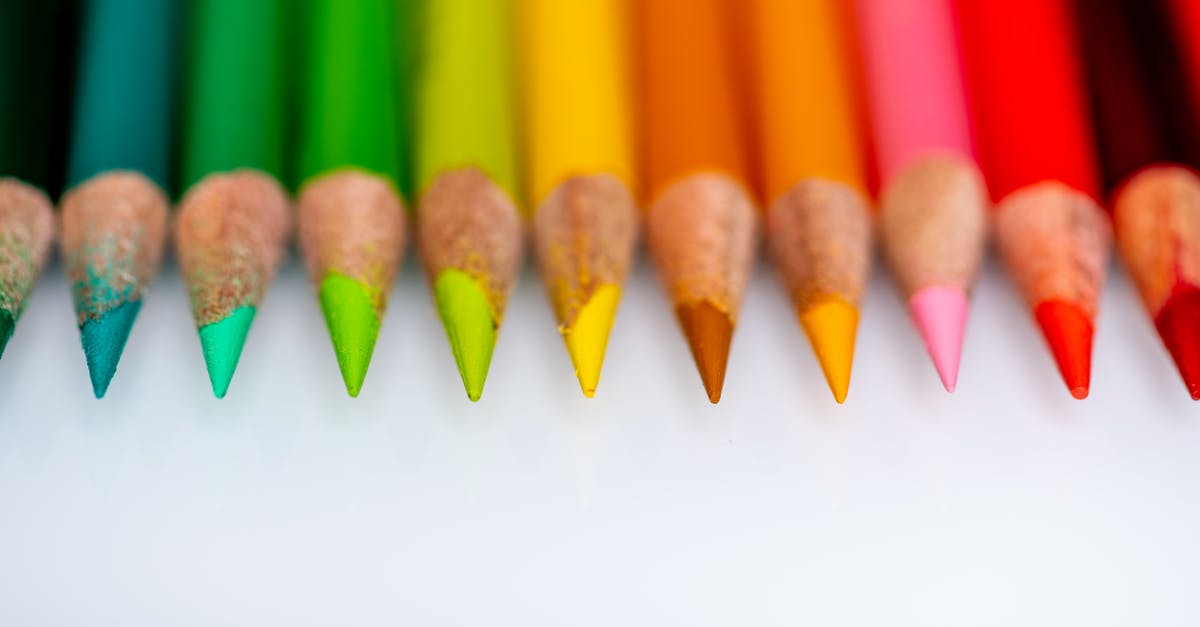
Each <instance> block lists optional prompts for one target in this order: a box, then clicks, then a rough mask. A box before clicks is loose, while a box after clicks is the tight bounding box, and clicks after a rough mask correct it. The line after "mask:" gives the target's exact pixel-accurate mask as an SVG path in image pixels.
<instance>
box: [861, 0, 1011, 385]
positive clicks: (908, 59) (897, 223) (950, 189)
mask: <svg viewBox="0 0 1200 627" xmlns="http://www.w3.org/2000/svg"><path fill="white" fill-rule="evenodd" d="M952 2H953V0H858V5H857V16H858V24H859V35H860V38H861V43H862V51H863V63H864V69H865V74H866V84H867V96H868V100H869V103H870V106H869V113H870V116H869V117H870V120H871V125H872V128H873V130H874V137H875V148H876V156H877V159H878V164H879V173H880V176H881V178H882V181H883V187H882V190H881V196H880V215H879V219H880V240H881V242H882V244H883V250H884V253H885V255H886V257H887V258H888V261H889V264H890V266H891V269H892V273H893V274H894V275H895V277H896V279H897V280H898V282H899V283H900V287H901V289H902V291H903V294H904V297H905V298H906V299H907V302H908V307H909V312H910V313H911V315H912V317H913V320H914V322H915V323H916V325H917V328H918V330H919V331H920V333H921V336H922V337H923V338H924V340H925V346H926V348H927V349H928V351H929V355H930V357H931V358H932V359H933V364H934V366H935V367H936V368H937V371H938V375H939V377H940V378H941V380H942V384H943V385H944V386H945V387H946V390H947V391H950V392H953V391H954V389H955V387H956V386H957V384H958V367H959V361H960V359H961V356H962V342H963V334H964V331H965V329H966V321H967V310H968V300H967V293H968V291H969V290H970V288H971V285H972V283H973V282H974V280H975V275H976V274H977V273H978V270H979V266H980V263H981V261H982V258H983V249H984V243H985V240H986V233H987V221H986V208H985V207H986V204H987V192H986V190H985V186H984V182H983V178H982V175H981V174H980V173H979V170H978V166H977V165H976V163H975V148H974V144H973V140H972V128H971V117H970V113H969V111H968V107H967V95H966V90H965V87H964V85H963V80H962V59H961V56H960V52H959V48H958V33H957V31H956V27H955V18H954V15H953V5H952Z"/></svg>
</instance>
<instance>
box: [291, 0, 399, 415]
mask: <svg viewBox="0 0 1200 627" xmlns="http://www.w3.org/2000/svg"><path fill="white" fill-rule="evenodd" d="M304 7H305V9H306V16H305V17H306V23H305V26H306V29H305V32H306V34H307V35H308V37H307V49H306V50H305V68H306V71H304V72H301V76H302V78H301V80H302V82H303V85H304V88H303V89H302V90H301V93H302V94H303V96H304V100H303V104H302V105H301V106H302V107H303V109H304V114H303V115H302V116H301V124H300V127H299V129H300V135H301V141H300V167H299V173H300V178H301V181H302V183H301V187H300V198H299V204H298V212H297V216H296V217H297V227H298V234H299V239H300V247H301V250H302V252H303V253H304V259H305V262H306V264H307V266H308V271H309V275H310V277H311V278H312V281H313V284H314V286H315V287H316V290H317V295H318V298H319V300H320V303H321V310H322V312H323V313H324V314H325V322H326V325H327V326H328V328H329V335H330V338H331V339H332V340H333V349H334V353H335V355H336V357H337V362H338V367H339V369H340V370H341V372H342V379H343V381H344V382H345V384H346V391H347V392H348V393H349V394H350V396H358V393H359V390H361V389H362V384H363V379H364V378H365V377H366V374H367V367H368V366H369V365H370V363H371V354H372V353H373V352H374V349H375V340H376V338H377V337H378V334H379V326H380V323H381V321H382V319H383V313H384V309H385V308H386V306H387V297H388V292H389V291H390V290H391V285H392V279H393V278H394V277H395V274H396V270H397V268H398V267H399V265H400V260H401V259H402V257H403V254H404V243H405V242H404V240H405V233H404V229H405V221H406V220H405V214H404V203H403V201H402V200H401V198H400V194H399V190H398V189H397V181H398V173H399V171H400V169H401V163H400V157H401V150H400V148H399V146H398V143H399V137H400V136H399V116H400V107H399V105H398V104H397V101H398V89H399V85H398V80H399V69H398V67H397V65H398V60H399V59H398V56H397V55H396V54H395V52H396V51H395V49H394V47H393V46H394V41H395V36H396V28H395V27H396V19H397V18H396V16H395V15H394V13H393V5H392V3H391V2H390V0H362V1H359V2H344V1H343V0H310V1H309V2H308V3H307V4H305V5H304Z"/></svg>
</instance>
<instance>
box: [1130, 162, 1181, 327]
mask: <svg viewBox="0 0 1200 627" xmlns="http://www.w3.org/2000/svg"><path fill="white" fill-rule="evenodd" d="M1113 221H1114V224H1115V230H1116V235H1117V247H1118V248H1119V249H1120V251H1121V257H1122V258H1123V259H1124V261H1125V264H1126V265H1127V266H1128V267H1129V271H1130V273H1131V274H1132V275H1133V278H1134V280H1135V281H1136V282H1137V285H1138V290H1139V291H1140V292H1141V294H1142V301H1143V302H1145V304H1146V307H1147V308H1148V309H1149V310H1150V311H1151V312H1153V313H1155V314H1157V313H1158V310H1159V309H1160V308H1161V307H1162V306H1163V303H1165V302H1166V300H1167V297H1168V296H1170V294H1171V290H1172V289H1173V288H1174V287H1175V284H1176V283H1177V282H1180V281H1183V282H1186V283H1190V284H1191V285H1200V176H1198V175H1197V174H1196V172H1194V171H1192V170H1190V169H1187V168H1184V167H1182V166H1158V167H1152V168H1147V169H1145V170H1142V171H1141V172H1139V173H1137V174H1135V175H1134V176H1133V177H1132V178H1130V179H1129V181H1128V182H1127V183H1126V184H1125V186H1124V187H1123V188H1121V190H1120V191H1119V192H1118V193H1117V197H1116V200H1115V201H1114V203H1113Z"/></svg>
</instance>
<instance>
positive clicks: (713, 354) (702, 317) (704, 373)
mask: <svg viewBox="0 0 1200 627" xmlns="http://www.w3.org/2000/svg"><path fill="white" fill-rule="evenodd" d="M675 315H676V316H678V317H679V324H680V325H681V326H682V327H683V333H684V335H686V336H687V341H688V345H689V346H690V347H691V349H692V359H694V360H695V361H696V368H697V369H699V370H700V380H701V381H703V382H704V390H705V391H706V392H707V393H708V400H709V401H710V402H712V403H713V404H714V405H715V404H717V403H719V402H721V390H722V388H724V386H725V366H726V364H727V363H728V361H729V344H730V341H731V340H732V339H733V321H732V320H730V319H729V315H728V314H726V313H725V312H724V311H721V310H720V309H718V308H717V307H716V306H714V305H713V304H712V303H710V302H708V301H701V302H699V303H693V304H688V305H680V306H678V307H676V308H675Z"/></svg>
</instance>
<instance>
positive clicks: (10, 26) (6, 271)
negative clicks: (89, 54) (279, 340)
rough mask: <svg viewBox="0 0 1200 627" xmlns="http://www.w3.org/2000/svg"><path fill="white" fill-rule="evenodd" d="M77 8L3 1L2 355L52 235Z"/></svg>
mask: <svg viewBox="0 0 1200 627" xmlns="http://www.w3.org/2000/svg"><path fill="white" fill-rule="evenodd" d="M74 18H75V6H74V3H72V2H66V1H63V0H41V1H38V2H18V1H8V0H2V1H0V355H2V354H3V353H4V349H5V347H7V345H8V341H9V339H10V338H11V337H12V334H13V331H14V330H15V328H16V324H17V320H18V318H20V316H21V313H22V311H23V310H24V309H25V303H26V300H27V298H28V296H29V294H30V292H31V291H32V290H33V285H34V282H35V281H36V280H37V276H38V274H39V273H40V271H41V268H42V265H43V264H44V263H45V260H46V255H47V253H48V252H49V250H50V244H51V240H52V238H53V225H54V217H53V210H52V205H51V201H50V197H49V196H48V195H47V193H46V191H43V190H48V191H51V193H53V192H54V191H55V190H56V189H57V187H58V186H59V184H60V181H61V153H62V129H65V128H66V127H67V124H66V119H65V118H66V115H65V107H64V106H63V105H64V102H65V100H66V97H65V96H66V94H65V92H66V84H67V83H68V80H67V79H66V77H67V76H69V74H70V73H69V71H68V66H69V59H70V58H71V57H72V56H73V52H72V45H73V42H74Z"/></svg>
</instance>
